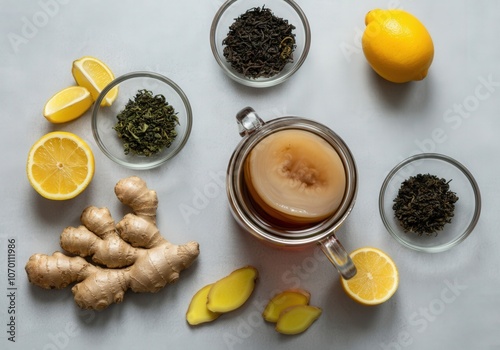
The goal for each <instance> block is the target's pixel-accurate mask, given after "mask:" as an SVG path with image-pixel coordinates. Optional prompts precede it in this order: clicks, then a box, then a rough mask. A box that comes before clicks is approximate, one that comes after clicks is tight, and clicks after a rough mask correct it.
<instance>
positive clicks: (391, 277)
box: [340, 247, 399, 305]
mask: <svg viewBox="0 0 500 350" xmlns="http://www.w3.org/2000/svg"><path fill="white" fill-rule="evenodd" d="M350 256H351V259H352V261H353V263H354V265H355V266H356V269H357V270H358V272H357V273H356V275H355V276H354V277H353V278H351V279H349V280H345V279H343V278H340V281H341V284H342V287H343V288H344V290H345V292H346V293H347V295H348V296H349V297H351V298H352V299H353V300H354V301H357V302H359V303H361V304H363V305H378V304H381V303H383V302H385V301H387V300H389V299H390V298H391V297H392V296H393V295H394V293H395V292H396V290H397V289H398V285H399V274H398V269H397V267H396V264H395V263H394V261H393V260H392V259H391V258H390V257H389V256H388V255H387V254H386V253H384V252H383V251H381V250H379V249H377V248H371V247H365V248H360V249H357V250H355V251H353V252H352V253H351V254H350Z"/></svg>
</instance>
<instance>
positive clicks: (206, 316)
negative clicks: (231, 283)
mask: <svg viewBox="0 0 500 350" xmlns="http://www.w3.org/2000/svg"><path fill="white" fill-rule="evenodd" d="M212 286H213V284H209V285H206V286H205V287H203V288H201V289H200V290H199V291H198V292H196V294H195V295H194V296H193V298H192V299H191V303H190V304H189V307H188V310H187V312H186V320H187V322H188V323H189V324H190V325H192V326H195V325H198V324H202V323H206V322H212V321H213V320H216V319H217V318H218V317H219V316H220V315H221V314H220V313H218V312H212V311H210V310H209V309H208V308H207V298H208V293H209V292H210V289H211V288H212Z"/></svg>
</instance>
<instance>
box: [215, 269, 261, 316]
mask: <svg viewBox="0 0 500 350" xmlns="http://www.w3.org/2000/svg"><path fill="white" fill-rule="evenodd" d="M258 277H259V273H258V271H257V269H256V268H255V267H253V266H246V267H242V268H240V269H238V270H235V271H233V272H231V273H230V274H229V275H228V276H226V277H224V278H222V279H220V280H218V281H217V282H215V283H214V284H213V286H212V288H210V291H209V293H208V297H207V308H208V310H210V311H212V312H219V313H224V312H229V311H233V310H236V309H237V308H239V307H240V306H242V305H243V304H244V303H245V302H246V301H247V300H248V298H249V297H250V295H251V294H252V292H253V290H254V288H255V282H256V280H257V278H258Z"/></svg>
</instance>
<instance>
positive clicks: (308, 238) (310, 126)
mask: <svg viewBox="0 0 500 350" xmlns="http://www.w3.org/2000/svg"><path fill="white" fill-rule="evenodd" d="M236 120H237V123H238V126H239V133H240V136H242V137H243V139H242V140H241V142H240V143H239V144H238V146H237V147H236V149H235V150H234V152H233V154H232V156H231V159H230V160H229V165H228V169H227V182H226V187H227V196H228V199H229V204H230V209H231V212H232V214H233V217H234V218H235V220H236V221H237V222H238V224H239V225H240V226H241V227H243V228H244V229H245V230H246V231H247V232H249V233H251V234H252V235H253V236H254V237H256V238H258V239H259V240H261V241H264V242H266V243H269V244H271V245H273V246H278V247H284V248H303V247H307V246H310V245H313V244H319V245H320V247H321V249H322V251H323V252H324V253H325V255H326V256H327V257H328V259H329V260H330V262H331V263H332V264H333V265H334V266H335V267H336V268H337V270H338V271H339V273H340V274H341V276H342V277H343V278H344V279H349V278H351V277H353V276H354V275H355V274H356V267H355V266H354V264H353V262H352V260H351V258H350V257H349V254H348V253H347V252H346V250H345V249H344V247H343V246H342V244H341V243H340V241H339V240H338V239H337V237H336V236H335V231H336V230H337V229H338V228H339V227H340V226H341V225H342V224H343V222H344V221H345V220H346V218H347V217H348V216H349V214H350V212H351V210H352V208H353V207H354V202H355V199H356V193H357V179H358V176H357V169H356V164H355V162H354V158H353V156H352V154H351V151H350V150H349V148H348V147H347V145H346V144H345V143H344V141H343V140H342V139H341V138H340V137H339V136H338V135H337V134H336V133H334V132H333V131H332V130H330V129H329V128H328V127H326V126H325V125H323V124H320V123H318V122H315V121H312V120H309V119H304V118H300V117H282V118H276V119H273V120H270V121H268V122H264V121H263V120H262V119H261V118H260V117H259V116H258V115H257V113H256V112H255V111H254V110H253V109H252V108H251V107H246V108H244V109H242V110H241V111H240V112H238V114H237V115H236ZM290 129H298V130H305V131H309V132H312V133H314V134H316V135H317V136H320V137H321V138H323V139H324V140H326V141H327V142H328V143H329V144H330V145H331V146H332V147H333V148H334V149H335V151H336V152H337V154H338V155H339V157H340V159H341V161H342V164H343V166H344V171H345V177H346V188H345V192H344V197H343V198H342V201H341V204H340V206H339V208H338V209H337V210H336V211H335V212H334V213H333V214H332V215H331V216H330V217H328V218H326V219H324V220H322V221H320V222H317V223H314V224H311V225H310V226H305V227H298V228H295V227H285V226H280V225H276V224H275V223H272V222H270V221H269V220H266V218H265V217H263V215H261V214H259V210H258V209H257V208H256V207H255V205H254V204H253V203H252V200H251V196H250V194H249V193H248V191H247V189H246V185H245V179H244V165H245V160H246V158H247V156H248V155H249V153H250V152H251V150H252V149H253V147H254V146H255V145H257V144H258V143H259V142H260V141H261V140H262V139H264V138H265V137H266V136H268V135H270V134H272V133H274V132H278V131H282V130H290Z"/></svg>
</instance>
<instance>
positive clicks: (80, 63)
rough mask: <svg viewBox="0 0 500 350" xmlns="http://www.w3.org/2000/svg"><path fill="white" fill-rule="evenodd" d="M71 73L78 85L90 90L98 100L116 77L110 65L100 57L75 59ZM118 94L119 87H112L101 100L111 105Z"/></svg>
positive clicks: (104, 103) (102, 103)
mask: <svg viewBox="0 0 500 350" xmlns="http://www.w3.org/2000/svg"><path fill="white" fill-rule="evenodd" d="M71 73H72V74H73V77H74V78H75V81H76V83H77V84H78V85H80V86H83V87H84V88H86V89H87V90H89V91H90V94H91V95H92V98H93V99H94V101H95V100H97V98H98V97H99V94H100V93H101V91H102V90H104V88H105V87H106V86H107V85H108V84H109V83H111V82H112V81H113V80H114V79H115V75H114V74H113V72H112V71H111V69H109V67H108V66H107V65H106V64H105V63H104V62H102V61H100V60H99V59H97V58H95V57H91V56H84V57H82V58H80V59H78V60H76V61H73V67H72V69H71ZM117 96H118V87H117V86H116V87H114V88H113V89H111V90H110V91H109V92H108V93H107V95H106V97H104V99H103V100H102V102H101V106H111V104H112V103H113V102H114V101H115V100H116V97H117Z"/></svg>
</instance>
